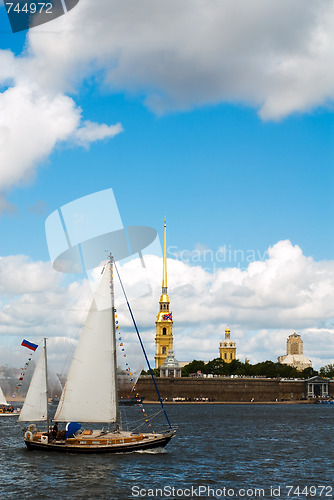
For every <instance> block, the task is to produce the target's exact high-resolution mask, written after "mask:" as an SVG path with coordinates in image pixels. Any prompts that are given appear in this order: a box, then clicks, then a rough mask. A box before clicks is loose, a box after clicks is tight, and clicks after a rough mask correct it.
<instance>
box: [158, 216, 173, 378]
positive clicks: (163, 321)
mask: <svg viewBox="0 0 334 500" xmlns="http://www.w3.org/2000/svg"><path fill="white" fill-rule="evenodd" d="M155 324H156V335H155V368H160V366H161V365H162V364H163V362H164V361H165V359H166V357H167V354H168V352H169V351H170V350H173V315H172V313H171V311H170V309H169V297H168V293H167V255H166V220H165V224H164V255H163V272H162V290H161V296H160V301H159V312H158V314H157V320H156V322H155Z"/></svg>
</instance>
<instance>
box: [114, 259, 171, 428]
mask: <svg viewBox="0 0 334 500" xmlns="http://www.w3.org/2000/svg"><path fill="white" fill-rule="evenodd" d="M114 265H115V269H116V273H117V276H118V279H119V282H120V284H121V287H122V291H123V294H124V297H125V300H126V303H127V306H128V309H129V311H130V315H131V318H132V321H133V324H134V327H135V329H136V332H137V337H138V339H139V343H140V346H141V348H142V351H143V353H144V356H145V359H146V363H147V366H148V369H149V371H150V374H151V377H152V380H153V383H154V387H155V390H156V391H157V395H158V398H159V401H160V404H161V408H162V410H163V412H164V414H165V417H166V420H167V423H168V425H169V428H170V429H172V425H171V423H170V421H169V418H168V415H167V413H166V410H165V407H164V404H163V401H162V398H161V396H160V392H159V389H158V386H157V383H156V381H155V377H154V375H153V371H152V368H151V365H150V362H149V360H148V357H147V354H146V351H145V347H144V344H143V342H142V339H141V336H140V333H139V330H138V328H137V324H136V320H135V318H134V316H133V313H132V309H131V306H130V304H129V301H128V297H127V295H126V293H125V290H124V286H123V283H122V280H121V277H120V275H119V272H118V269H117V266H116V262H114Z"/></svg>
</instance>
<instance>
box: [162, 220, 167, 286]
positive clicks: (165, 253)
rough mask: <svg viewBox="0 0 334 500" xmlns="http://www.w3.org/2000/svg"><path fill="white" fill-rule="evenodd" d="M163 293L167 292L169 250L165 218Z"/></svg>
mask: <svg viewBox="0 0 334 500" xmlns="http://www.w3.org/2000/svg"><path fill="white" fill-rule="evenodd" d="M162 293H163V294H166V293H167V252H166V219H164V258H163V272H162Z"/></svg>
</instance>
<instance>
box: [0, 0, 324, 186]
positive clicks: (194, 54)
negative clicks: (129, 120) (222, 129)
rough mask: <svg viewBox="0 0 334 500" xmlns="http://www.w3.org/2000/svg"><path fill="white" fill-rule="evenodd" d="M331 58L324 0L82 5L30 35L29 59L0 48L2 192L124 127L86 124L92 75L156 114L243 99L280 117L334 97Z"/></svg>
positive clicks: (107, 0) (84, 1)
mask: <svg viewBox="0 0 334 500" xmlns="http://www.w3.org/2000/svg"><path fill="white" fill-rule="evenodd" d="M333 57H334V6H333V4H332V3H331V2H327V1H325V0H314V1H313V2H305V1H304V0H280V2H277V1H276V0H254V1H252V2H249V1H248V0H235V1H233V2H226V1H222V0H210V1H209V2H208V1H207V0H183V1H182V2H180V1H179V0H169V1H162V2H158V3H157V2H156V1H154V0H143V1H142V2H137V3H136V2H119V1H116V0H99V3H98V5H96V3H95V2H91V1H88V0H81V1H80V3H79V4H78V5H77V6H76V8H75V9H73V10H71V11H70V12H69V13H68V14H66V15H64V16H61V17H59V18H58V19H56V20H54V21H52V22H51V23H47V24H46V25H42V26H40V27H36V28H34V29H32V30H30V31H29V33H28V38H27V44H26V47H25V49H24V51H23V52H22V54H21V55H20V56H17V57H15V56H14V55H13V54H12V53H11V52H10V51H8V50H5V51H0V85H2V86H3V87H4V90H3V93H2V94H1V96H0V142H1V148H0V151H1V156H0V164H1V169H0V189H2V190H3V189H8V188H10V187H11V186H13V185H16V184H17V183H18V182H20V181H22V180H23V181H25V180H27V179H29V178H31V177H32V176H33V175H34V173H35V171H36V167H37V165H38V164H39V163H40V162H41V161H42V160H43V159H45V158H47V157H48V155H50V153H51V152H52V150H53V149H54V148H55V147H56V145H57V144H58V143H60V142H63V141H72V142H74V143H77V144H79V145H84V146H85V145H87V144H88V143H89V142H92V141H96V140H101V139H104V138H110V137H113V136H114V135H115V134H117V133H119V132H120V131H121V130H122V129H121V126H120V125H119V124H117V125H111V126H110V125H106V124H96V123H91V122H83V123H81V109H80V108H79V107H78V105H77V104H76V103H75V99H76V97H75V96H76V92H77V91H78V90H79V89H80V85H81V83H82V81H83V80H84V79H86V78H87V79H88V80H89V82H94V83H97V84H99V83H100V84H101V85H103V86H104V90H106V89H109V90H111V91H127V92H130V93H137V94H139V95H140V96H143V99H145V101H146V103H147V105H148V106H150V107H151V108H152V109H153V110H154V111H155V112H157V113H161V112H166V111H173V110H184V109H190V108H193V107H196V106H201V105H206V104H216V103H220V102H235V103H240V102H242V103H246V104H247V105H250V106H254V107H255V108H257V109H258V110H259V113H260V115H261V117H262V118H263V119H280V118H283V117H285V116H287V115H289V114H291V113H294V112H305V111H309V110H311V109H314V108H316V107H318V106H322V105H326V104H328V103H330V102H332V101H333V97H334V69H333V64H332V61H333ZM6 85H11V86H12V88H7V89H6V87H5V86H6ZM69 93H71V97H68V94H69ZM8 164H10V165H11V168H10V169H8V168H7V165H8Z"/></svg>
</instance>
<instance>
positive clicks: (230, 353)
mask: <svg viewBox="0 0 334 500" xmlns="http://www.w3.org/2000/svg"><path fill="white" fill-rule="evenodd" d="M236 353H237V347H236V343H235V342H233V340H231V330H230V329H229V327H228V325H227V327H226V330H225V339H224V340H222V341H221V342H220V343H219V357H220V358H221V359H222V360H224V361H225V363H231V361H233V360H234V359H236Z"/></svg>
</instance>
